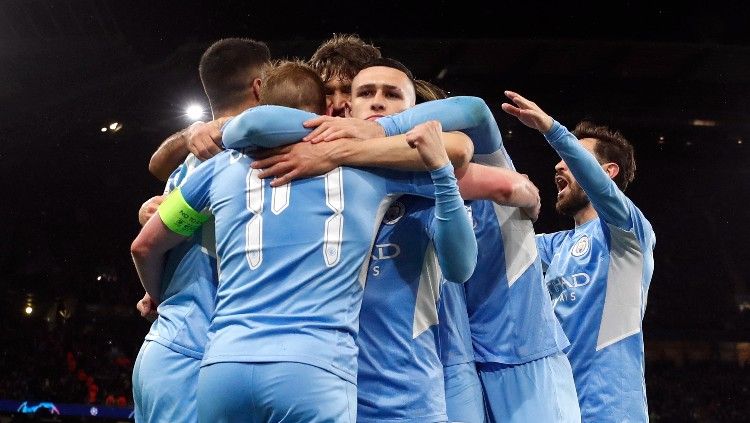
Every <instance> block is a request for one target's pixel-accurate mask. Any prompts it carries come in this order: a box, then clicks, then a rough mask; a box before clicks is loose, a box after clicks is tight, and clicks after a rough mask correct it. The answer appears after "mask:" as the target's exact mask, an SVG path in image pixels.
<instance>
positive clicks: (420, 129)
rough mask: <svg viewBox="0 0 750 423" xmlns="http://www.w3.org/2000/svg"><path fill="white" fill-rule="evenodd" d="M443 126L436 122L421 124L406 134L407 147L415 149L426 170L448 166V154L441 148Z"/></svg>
mask: <svg viewBox="0 0 750 423" xmlns="http://www.w3.org/2000/svg"><path fill="white" fill-rule="evenodd" d="M442 133H443V126H442V125H441V124H440V122H438V121H436V120H430V121H427V122H425V123H421V124H419V125H417V126H415V127H414V128H412V129H411V131H409V132H407V133H406V142H408V143H409V147H411V148H416V149H417V151H419V155H420V156H421V157H422V161H423V162H424V164H425V166H427V169H428V170H436V169H440V168H441V167H443V166H445V165H446V164H448V161H449V160H448V154H447V153H446V152H445V147H444V146H443V137H442Z"/></svg>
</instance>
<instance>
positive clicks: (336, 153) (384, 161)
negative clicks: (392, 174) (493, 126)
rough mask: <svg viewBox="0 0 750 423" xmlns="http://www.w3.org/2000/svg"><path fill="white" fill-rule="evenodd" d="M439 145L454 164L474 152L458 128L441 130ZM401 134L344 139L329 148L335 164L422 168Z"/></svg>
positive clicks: (462, 163)
mask: <svg viewBox="0 0 750 423" xmlns="http://www.w3.org/2000/svg"><path fill="white" fill-rule="evenodd" d="M442 138H443V145H444V146H445V151H446V153H448V159H449V160H450V161H451V164H452V165H453V167H454V168H456V169H458V168H461V167H463V166H465V165H467V164H468V163H469V160H471V156H472V154H473V153H474V148H473V146H472V144H471V140H470V139H469V137H467V136H466V135H465V134H462V133H460V132H443V133H442ZM405 139H406V136H405V135H395V136H392V137H385V138H371V139H368V140H362V141H354V140H345V141H342V142H340V143H339V144H338V148H336V149H334V150H333V151H332V153H333V161H334V163H336V164H337V165H338V166H371V167H384V168H389V169H396V170H425V166H424V163H423V162H422V160H421V159H420V157H419V154H418V153H417V152H416V151H415V150H414V149H413V148H410V147H409V145H408V144H407V143H405V142H404V140H405Z"/></svg>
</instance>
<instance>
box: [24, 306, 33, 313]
mask: <svg viewBox="0 0 750 423" xmlns="http://www.w3.org/2000/svg"><path fill="white" fill-rule="evenodd" d="M23 311H24V312H26V314H31V313H33V312H34V309H33V308H32V307H31V306H30V305H27V306H26V308H25V309H23Z"/></svg>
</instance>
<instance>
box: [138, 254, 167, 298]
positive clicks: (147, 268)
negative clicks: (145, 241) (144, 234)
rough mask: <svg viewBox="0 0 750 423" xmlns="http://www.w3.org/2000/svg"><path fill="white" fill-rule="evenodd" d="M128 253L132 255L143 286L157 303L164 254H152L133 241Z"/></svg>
mask: <svg viewBox="0 0 750 423" xmlns="http://www.w3.org/2000/svg"><path fill="white" fill-rule="evenodd" d="M130 253H131V255H132V256H133V263H134V264H135V270H136V272H137V273H138V278H139V279H140V280H141V284H142V285H143V288H144V289H145V290H146V292H147V293H148V294H149V295H150V296H151V298H152V300H153V301H154V302H155V303H159V302H160V301H161V300H160V298H159V296H160V288H161V283H160V281H161V275H162V269H164V255H163V254H160V255H155V254H152V252H151V251H149V250H148V249H143V248H141V247H139V246H137V245H135V243H134V244H133V246H131V249H130Z"/></svg>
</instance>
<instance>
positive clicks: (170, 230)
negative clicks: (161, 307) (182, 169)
mask: <svg viewBox="0 0 750 423" xmlns="http://www.w3.org/2000/svg"><path fill="white" fill-rule="evenodd" d="M208 218H209V217H208V216H206V215H205V214H202V213H200V212H198V211H196V210H195V209H193V207H192V206H191V205H190V204H189V203H188V202H187V201H186V200H185V197H184V196H183V195H182V190H181V188H177V189H175V190H174V191H172V192H171V193H170V194H169V195H168V196H167V198H166V199H165V200H164V202H162V203H161V205H160V206H159V209H158V210H157V211H156V213H154V215H153V216H151V218H150V219H149V220H148V222H146V224H145V225H144V226H143V228H141V231H140V233H138V236H137V237H136V238H135V240H134V241H133V243H132V245H131V246H130V253H131V254H132V256H133V262H134V263H135V268H136V270H137V272H138V277H139V278H140V280H141V283H142V284H143V288H144V289H145V290H146V293H148V294H149V295H150V296H151V298H152V301H153V302H154V303H156V304H158V303H159V301H160V297H159V296H160V294H161V275H162V272H163V269H164V255H165V254H166V252H167V251H169V250H170V249H171V248H172V247H174V246H176V245H177V244H179V243H180V241H182V240H184V239H186V238H187V237H190V236H191V235H192V234H193V233H194V232H195V231H196V230H198V228H200V227H201V225H203V223H205V222H206V221H207V220H208Z"/></svg>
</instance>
